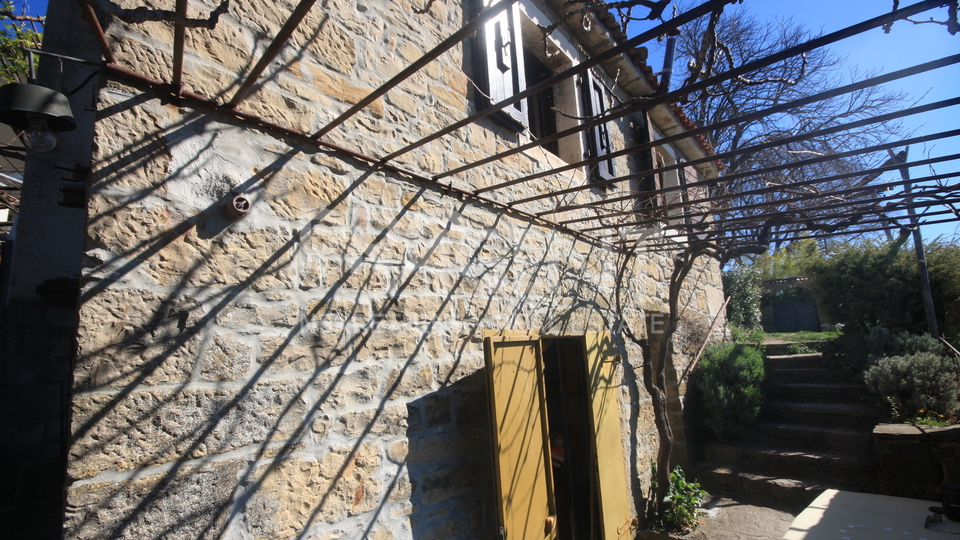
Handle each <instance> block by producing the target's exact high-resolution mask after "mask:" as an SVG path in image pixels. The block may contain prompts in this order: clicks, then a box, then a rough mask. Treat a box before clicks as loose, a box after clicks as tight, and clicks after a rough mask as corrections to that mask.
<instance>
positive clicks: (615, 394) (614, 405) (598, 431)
mask: <svg viewBox="0 0 960 540" xmlns="http://www.w3.org/2000/svg"><path fill="white" fill-rule="evenodd" d="M584 340H585V344H586V348H587V352H586V358H587V374H588V377H589V388H590V397H591V405H592V409H593V428H594V440H595V441H596V455H597V482H598V483H599V484H600V486H599V488H600V489H599V490H598V491H599V493H600V513H601V515H602V516H603V519H602V522H603V540H623V539H625V538H629V537H630V532H631V530H630V529H631V524H632V520H631V518H630V506H629V504H628V502H627V475H626V466H625V463H624V460H623V440H622V438H621V428H620V426H621V424H620V387H619V386H618V385H617V380H616V367H617V362H616V361H615V358H614V354H613V346H612V342H611V341H610V334H609V333H607V332H588V333H587V334H586V335H585V336H584Z"/></svg>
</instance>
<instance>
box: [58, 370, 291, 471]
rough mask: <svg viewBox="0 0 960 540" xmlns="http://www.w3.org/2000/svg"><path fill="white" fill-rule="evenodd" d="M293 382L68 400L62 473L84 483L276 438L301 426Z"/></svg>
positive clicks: (144, 392)
mask: <svg viewBox="0 0 960 540" xmlns="http://www.w3.org/2000/svg"><path fill="white" fill-rule="evenodd" d="M298 390H299V383H297V382H294V381H274V382H264V383H259V384H253V385H251V386H249V387H247V388H244V389H240V388H233V389H227V388H220V389H206V388H189V387H188V388H186V389H183V390H179V391H172V390H150V391H140V392H132V393H130V394H127V395H123V396H118V395H112V394H82V395H78V396H74V400H73V428H74V437H75V439H76V442H75V443H74V444H73V446H72V447H71V449H70V455H69V460H68V470H67V472H68V474H69V475H70V476H71V477H73V478H86V477H89V476H93V475H96V474H99V473H100V472H103V471H107V470H114V471H128V470H133V469H138V468H143V467H147V466H150V465H156V464H160V463H168V462H173V461H176V460H179V459H196V458H200V457H203V456H208V455H215V454H219V453H223V452H227V451H229V450H233V449H236V448H241V447H243V446H247V445H250V444H258V443H264V442H268V441H275V440H283V439H285V438H286V437H287V436H289V435H290V434H291V433H292V432H293V430H294V429H296V428H297V426H299V425H300V423H301V422H302V416H303V412H304V407H303V403H302V402H301V401H300V400H299V398H298V397H297V393H298Z"/></svg>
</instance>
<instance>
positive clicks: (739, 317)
mask: <svg viewBox="0 0 960 540" xmlns="http://www.w3.org/2000/svg"><path fill="white" fill-rule="evenodd" d="M723 290H724V292H725V293H726V294H727V296H729V297H730V305H729V307H728V308H727V321H728V322H729V323H730V324H735V325H737V326H739V327H741V328H750V329H752V328H759V327H760V298H761V296H762V294H763V291H762V289H761V287H760V271H759V269H758V268H757V267H756V266H753V265H748V264H740V263H737V264H735V265H734V266H733V268H731V269H729V270H726V271H724V272H723Z"/></svg>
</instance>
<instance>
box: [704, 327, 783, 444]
mask: <svg viewBox="0 0 960 540" xmlns="http://www.w3.org/2000/svg"><path fill="white" fill-rule="evenodd" d="M764 376H765V372H764V368H763V356H762V355H761V354H760V352H759V351H757V350H756V349H754V348H753V347H748V346H746V345H742V344H731V343H716V344H711V345H709V346H707V349H706V351H705V352H704V356H703V359H701V360H700V363H699V364H698V365H697V367H696V368H695V369H694V370H693V373H692V374H691V381H692V382H693V384H694V385H696V387H697V390H698V391H699V392H700V394H701V400H702V406H703V417H704V420H705V421H706V425H707V427H708V428H710V430H711V431H713V432H714V433H715V434H716V435H717V437H718V438H720V439H721V440H729V439H732V438H736V437H738V436H740V435H743V434H744V433H745V432H746V428H747V426H748V425H749V424H750V423H752V422H753V421H754V420H756V419H757V415H759V414H760V405H761V404H762V403H763V388H762V387H763V382H764Z"/></svg>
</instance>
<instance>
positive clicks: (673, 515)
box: [650, 465, 707, 532]
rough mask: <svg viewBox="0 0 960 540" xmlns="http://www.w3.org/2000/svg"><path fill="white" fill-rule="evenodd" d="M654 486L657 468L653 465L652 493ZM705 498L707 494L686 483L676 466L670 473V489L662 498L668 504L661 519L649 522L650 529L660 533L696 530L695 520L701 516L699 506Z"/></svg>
mask: <svg viewBox="0 0 960 540" xmlns="http://www.w3.org/2000/svg"><path fill="white" fill-rule="evenodd" d="M656 484H657V468H656V465H654V468H653V488H652V489H651V491H652V492H656ZM706 496H707V492H706V491H704V490H702V489H700V484H698V483H697V482H690V481H688V480H687V478H686V476H684V474H683V469H681V468H680V466H679V465H677V466H676V467H674V468H673V471H672V472H671V473H670V487H669V488H668V489H667V496H666V497H664V500H665V501H667V502H668V503H669V505H668V506H667V510H666V512H664V515H663V518H662V519H656V518H654V519H653V520H651V522H650V528H651V529H653V530H655V531H660V532H671V531H679V532H687V531H690V530H693V529H696V528H697V526H698V523H697V518H699V517H700V515H701V511H700V505H701V504H703V499H704V497H706ZM651 502H652V501H651Z"/></svg>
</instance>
